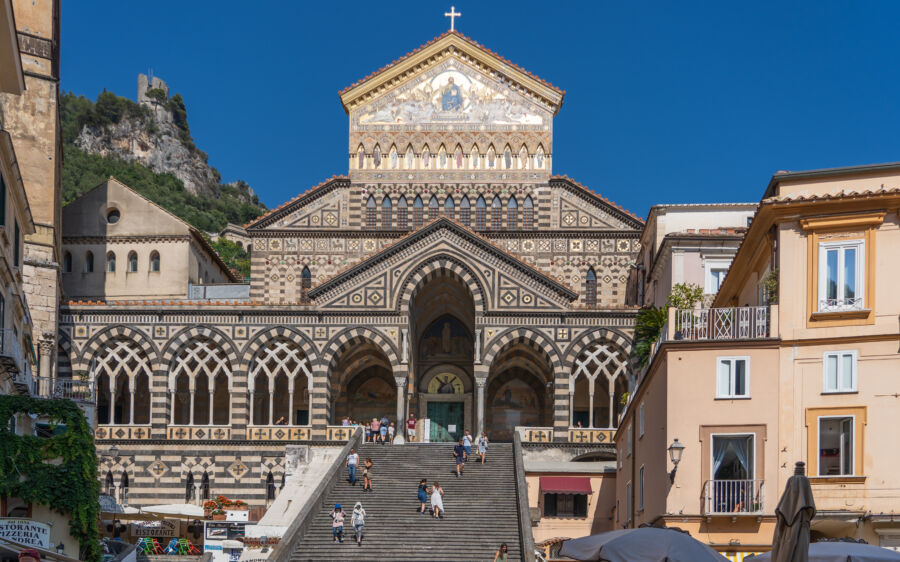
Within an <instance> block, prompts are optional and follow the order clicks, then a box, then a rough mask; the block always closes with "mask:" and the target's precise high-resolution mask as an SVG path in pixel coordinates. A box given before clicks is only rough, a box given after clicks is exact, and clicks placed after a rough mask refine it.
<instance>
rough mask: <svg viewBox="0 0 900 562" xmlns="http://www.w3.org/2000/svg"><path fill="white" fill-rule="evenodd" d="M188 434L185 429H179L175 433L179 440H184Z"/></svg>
mask: <svg viewBox="0 0 900 562" xmlns="http://www.w3.org/2000/svg"><path fill="white" fill-rule="evenodd" d="M187 434H188V432H187V431H186V430H185V429H184V428H183V427H179V428H178V430H177V431H176V432H175V437H177V438H179V439H184V436H185V435H187Z"/></svg>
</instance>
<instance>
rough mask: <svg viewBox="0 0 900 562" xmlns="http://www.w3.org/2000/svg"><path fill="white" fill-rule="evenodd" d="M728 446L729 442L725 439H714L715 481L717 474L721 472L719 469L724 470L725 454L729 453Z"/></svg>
mask: <svg viewBox="0 0 900 562" xmlns="http://www.w3.org/2000/svg"><path fill="white" fill-rule="evenodd" d="M728 444H729V441H728V439H727V438H724V437H713V438H712V446H713V451H712V454H713V479H715V477H716V473H717V472H719V469H720V468H722V463H723V462H724V461H725V454H726V453H727V452H728Z"/></svg>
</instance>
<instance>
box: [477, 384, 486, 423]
mask: <svg viewBox="0 0 900 562" xmlns="http://www.w3.org/2000/svg"><path fill="white" fill-rule="evenodd" d="M486 384H487V379H486V378H484V379H482V378H477V379H475V403H476V410H475V411H476V412H477V414H476V415H477V418H478V423H477V427H478V431H477V433H476V434H475V435H479V436H480V435H481V432H482V431H484V387H485V385H486Z"/></svg>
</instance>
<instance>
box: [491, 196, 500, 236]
mask: <svg viewBox="0 0 900 562" xmlns="http://www.w3.org/2000/svg"><path fill="white" fill-rule="evenodd" d="M502 213H503V202H502V201H500V196H499V195H495V196H494V201H493V202H492V203H491V230H500V227H501V226H502V224H503V217H502V216H501V215H502Z"/></svg>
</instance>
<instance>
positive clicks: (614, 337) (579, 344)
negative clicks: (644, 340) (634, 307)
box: [564, 328, 634, 384]
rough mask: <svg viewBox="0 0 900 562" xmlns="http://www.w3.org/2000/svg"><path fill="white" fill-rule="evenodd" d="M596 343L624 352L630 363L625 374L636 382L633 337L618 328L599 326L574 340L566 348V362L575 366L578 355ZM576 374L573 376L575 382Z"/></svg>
mask: <svg viewBox="0 0 900 562" xmlns="http://www.w3.org/2000/svg"><path fill="white" fill-rule="evenodd" d="M595 343H603V344H609V345H611V346H613V347H614V348H618V351H620V352H621V353H622V355H623V356H624V357H625V360H626V362H627V363H628V366H629V369H628V371H626V372H625V376H626V378H627V379H628V382H629V383H632V382H634V380H633V379H634V374H633V372H632V369H631V368H630V367H631V366H632V365H631V359H630V358H631V338H630V337H628V336H626V335H625V334H623V333H622V332H620V331H618V330H614V329H611V328H598V329H596V330H588V331H586V332H585V333H584V334H582V335H581V336H580V337H578V339H576V340H575V341H573V342H572V343H571V344H570V345H569V347H568V348H567V349H566V354H565V359H564V364H566V365H572V366H573V367H574V366H575V361H576V360H577V359H578V357H579V356H580V355H581V354H582V353H583V352H585V351H586V350H587V349H588V346H590V345H592V344H595ZM574 381H575V376H573V377H572V380H571V381H570V382H572V383H573V384H574Z"/></svg>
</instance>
